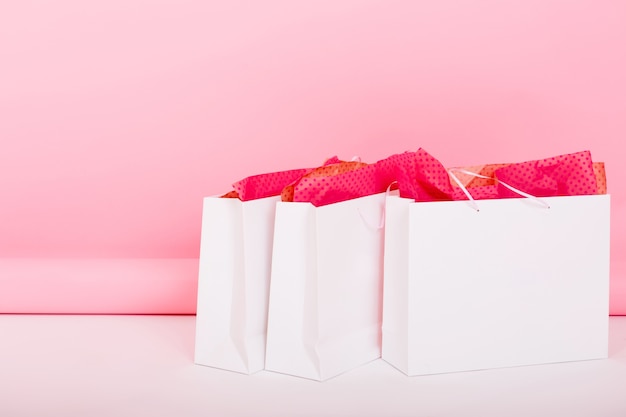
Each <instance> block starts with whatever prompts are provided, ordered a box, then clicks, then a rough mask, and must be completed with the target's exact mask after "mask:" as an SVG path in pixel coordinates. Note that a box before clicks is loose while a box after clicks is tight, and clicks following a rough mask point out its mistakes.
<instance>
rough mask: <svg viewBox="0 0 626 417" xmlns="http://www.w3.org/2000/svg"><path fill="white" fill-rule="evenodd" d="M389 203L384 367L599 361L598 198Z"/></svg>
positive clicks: (601, 243)
mask: <svg viewBox="0 0 626 417" xmlns="http://www.w3.org/2000/svg"><path fill="white" fill-rule="evenodd" d="M541 200H542V201H544V202H545V203H547V204H548V205H549V208H545V207H542V206H541V205H539V204H537V202H536V201H532V200H530V199H525V198H512V199H500V200H481V201H477V202H476V203H477V204H478V206H479V208H480V210H479V211H476V210H473V209H472V208H471V207H470V204H469V203H468V202H467V201H449V202H414V201H413V200H410V199H405V198H401V197H398V196H390V197H388V199H387V204H386V222H385V256H384V271H385V281H384V302H383V306H384V310H383V348H382V357H383V359H384V360H386V361H387V362H389V363H390V364H392V365H393V366H395V367H396V368H398V369H399V370H401V371H402V372H404V373H406V374H408V375H425V374H437V373H445V372H455V371H468V370H477V369H488V368H499V367H510V366H519V365H532V364H542V363H550V362H565V361H576V360H586V359H597V358H605V357H607V345H608V283H609V206H610V204H609V202H610V197H609V196H608V195H586V196H569V197H549V198H542V199H541Z"/></svg>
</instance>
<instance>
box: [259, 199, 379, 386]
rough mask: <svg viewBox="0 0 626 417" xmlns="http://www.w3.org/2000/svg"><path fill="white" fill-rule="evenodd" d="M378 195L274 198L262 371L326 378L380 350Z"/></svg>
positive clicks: (346, 369)
mask: <svg viewBox="0 0 626 417" xmlns="http://www.w3.org/2000/svg"><path fill="white" fill-rule="evenodd" d="M384 202H385V194H384V193H383V194H377V195H372V196H367V197H361V198H357V199H354V200H349V201H343V202H340V203H335V204H330V205H327V206H321V207H314V206H313V205H311V204H310V203H292V202H280V203H278V204H277V207H276V224H275V232H274V252H273V260H272V279H271V286H270V305H269V317H268V329H267V354H266V360H265V369H266V370H270V371H276V372H281V373H285V374H290V375H295V376H299V377H304V378H310V379H315V380H325V379H328V378H331V377H333V376H336V375H338V374H341V373H343V372H345V371H348V370H350V369H352V368H355V367H357V366H358V365H361V364H364V363H366V362H369V361H372V360H374V359H377V358H379V357H380V349H381V345H380V342H381V314H382V306H381V303H382V272H383V270H382V268H383V264H382V254H383V230H382V227H381V225H380V222H381V220H382V218H383V207H384Z"/></svg>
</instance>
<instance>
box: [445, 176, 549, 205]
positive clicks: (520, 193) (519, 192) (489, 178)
mask: <svg viewBox="0 0 626 417" xmlns="http://www.w3.org/2000/svg"><path fill="white" fill-rule="evenodd" d="M454 172H460V173H462V174H466V175H471V176H473V177H477V178H485V179H488V180H495V181H497V182H498V183H500V184H502V185H503V186H505V187H506V188H508V189H509V190H511V191H513V192H514V193H515V194H518V195H520V196H522V197H526V198H529V199H531V200H533V201H535V202H537V203H539V204H540V205H541V206H543V207H545V208H548V209H549V208H550V205H549V204H548V203H546V202H545V201H544V200H542V199H540V198H538V197H535V196H534V195H531V194H528V193H525V192H524V191H522V190H518V189H517V188H515V187H513V186H511V185H509V184H507V183H505V182H503V181H500V180H498V179H497V178H491V177H487V176H485V175H481V174H477V173H475V172H472V171H467V170H465V169H460V168H449V169H448V174H449V175H450V177H451V178H452V180H454V182H456V184H457V185H458V186H459V187H460V188H461V190H462V191H463V193H464V194H465V195H466V196H467V198H468V200H469V203H470V206H472V208H473V209H474V210H476V211H480V209H479V208H478V204H477V203H476V200H474V197H472V195H471V194H470V192H469V191H467V188H466V187H465V186H464V185H463V183H461V180H459V179H458V178H457V176H456V175H454Z"/></svg>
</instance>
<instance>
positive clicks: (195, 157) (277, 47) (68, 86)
mask: <svg viewBox="0 0 626 417" xmlns="http://www.w3.org/2000/svg"><path fill="white" fill-rule="evenodd" d="M625 19H626V3H625V2H622V1H617V0H615V1H607V0H604V1H602V0H580V1H572V2H566V1H556V0H547V1H546V0H542V1H539V0H530V1H529V0H525V1H506V2H496V1H487V0H476V1H471V2H470V1H467V2H462V1H453V0H440V1H383V0H378V1H371V0H370V1H367V0H349V1H348V0H344V1H341V0H339V1H338V0H333V1H314V2H299V1H287V0H284V1H277V0H268V1H261V2H245V4H244V3H242V2H236V1H227V0H222V1H209V2H207V1H202V0H161V1H147V0H144V1H142V0H111V1H107V2H85V1H79V0H58V1H56V2H45V1H42V0H40V1H19V2H18V1H12V2H11V1H8V2H4V3H3V4H2V6H0V51H1V52H2V64H1V65H0V139H1V140H2V148H1V151H0V190H1V192H2V204H0V258H14V257H21V258H24V257H26V258H49V257H61V258H196V257H197V256H198V251H199V249H198V248H199V233H200V214H201V203H202V197H203V196H206V195H212V194H216V193H220V192H225V191H228V190H229V189H230V184H231V183H232V182H234V181H236V180H238V179H241V178H243V177H245V176H248V175H251V174H256V173H260V172H266V171H278V170H285V169H290V168H297V167H302V166H310V165H311V164H317V163H320V161H323V160H324V158H326V157H329V156H332V155H335V154H338V155H340V156H342V157H344V158H350V157H351V156H353V155H360V156H361V157H362V158H363V159H364V160H366V161H373V160H376V159H380V158H383V157H385V156H387V155H389V154H391V153H395V152H401V151H404V150H416V149H417V148H418V147H420V146H421V147H424V148H425V149H427V150H428V151H429V152H430V153H432V154H433V155H435V156H436V157H437V158H439V159H440V160H441V161H442V162H443V163H444V164H445V165H447V166H454V165H472V164H480V163H496V162H516V161H522V160H528V159H538V158H544V157H548V156H552V155H556V154H561V153H569V152H575V151H579V150H584V149H590V150H591V151H592V155H593V157H594V159H595V160H597V161H604V162H606V164H607V175H608V186H609V192H610V193H611V194H612V213H613V216H612V261H613V269H612V293H611V311H612V312H613V313H614V314H618V313H622V314H626V285H625V282H626V274H625V268H623V267H622V266H620V265H623V263H624V262H626V260H625V257H624V256H625V255H624V253H626V222H625V220H624V216H623V215H622V213H624V210H625V209H626V207H625V206H626V194H625V193H624V191H625V190H626V169H624V168H623V166H622V165H623V163H624V161H625V160H626V145H624V143H625V142H624V138H626V77H624V74H625V73H626V52H625V49H624V45H625V44H626V25H624V21H625ZM97 264H98V263H97V262H95V263H94V265H97ZM12 268H13V269H12ZM15 268H17V267H15ZM15 268H14V267H10V268H8V267H7V268H4V269H3V274H4V275H3V279H4V281H3V282H4V283H3V286H4V287H5V288H4V290H5V291H7V288H8V289H11V288H17V287H18V286H19V285H20V283H22V285H23V283H24V282H25V281H23V280H22V281H20V280H21V278H20V276H22V275H20V273H18V272H17V269H15ZM149 271H150V268H148V269H146V270H145V272H144V273H145V274H149ZM59 274H60V273H59ZM61 275H62V274H61ZM139 275H141V274H139ZM129 276H133V275H129ZM54 278H55V277H54V276H49V277H46V278H45V279H54ZM129 279H131V278H129ZM172 279H173V281H175V280H176V279H184V280H188V281H190V282H195V280H196V276H195V275H194V273H188V275H185V276H184V277H180V276H176V277H172ZM7 282H8V284H7ZM22 290H23V288H22ZM20 294H24V292H22V293H20ZM192 298H193V297H191V296H187V297H186V298H184V300H183V299H182V298H181V301H180V303H190V302H192V301H190V300H191V299H192Z"/></svg>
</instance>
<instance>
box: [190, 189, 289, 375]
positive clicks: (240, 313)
mask: <svg viewBox="0 0 626 417" xmlns="http://www.w3.org/2000/svg"><path fill="white" fill-rule="evenodd" d="M277 201H280V197H268V198H262V199H258V200H252V201H245V202H242V201H240V200H239V199H235V198H217V197H207V198H205V199H204V205H203V213H202V237H201V245H200V266H199V275H198V307H197V313H196V346H195V362H196V363H197V364H200V365H207V366H213V367H217V368H222V369H228V370H231V371H236V372H242V373H246V374H250V373H253V372H256V371H259V370H261V369H263V364H264V362H265V336H266V330H267V302H268V295H269V281H270V268H271V255H272V235H273V231H274V212H275V209H276V202H277Z"/></svg>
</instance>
